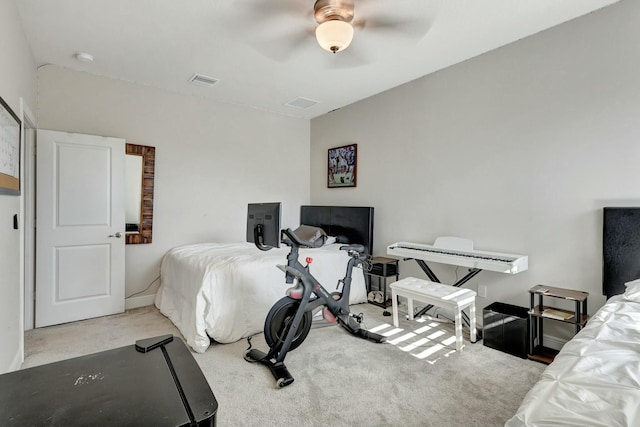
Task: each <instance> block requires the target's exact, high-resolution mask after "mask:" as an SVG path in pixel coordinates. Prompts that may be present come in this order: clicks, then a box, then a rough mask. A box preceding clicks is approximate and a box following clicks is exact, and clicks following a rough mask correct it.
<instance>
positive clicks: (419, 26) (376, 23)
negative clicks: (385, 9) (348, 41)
mask: <svg viewBox="0 0 640 427" xmlns="http://www.w3.org/2000/svg"><path fill="white" fill-rule="evenodd" d="M353 26H354V27H355V28H357V29H360V30H363V31H366V32H370V31H371V30H375V31H385V32H393V33H396V34H398V35H404V36H407V37H411V38H422V37H423V36H424V35H425V34H426V33H427V32H428V31H429V29H430V28H431V22H430V21H429V19H427V18H426V17H425V18H368V19H358V20H356V21H354V23H353Z"/></svg>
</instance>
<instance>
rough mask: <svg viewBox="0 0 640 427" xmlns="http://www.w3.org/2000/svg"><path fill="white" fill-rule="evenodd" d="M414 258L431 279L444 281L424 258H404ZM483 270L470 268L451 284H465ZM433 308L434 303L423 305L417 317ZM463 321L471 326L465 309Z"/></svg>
mask: <svg viewBox="0 0 640 427" xmlns="http://www.w3.org/2000/svg"><path fill="white" fill-rule="evenodd" d="M410 259H412V260H414V261H415V262H416V263H417V264H418V265H419V266H420V268H421V269H422V271H424V273H425V274H426V275H427V277H428V278H429V280H431V281H432V282H436V283H442V282H441V281H440V279H438V276H436V274H435V273H434V272H433V270H431V267H429V265H427V263H426V262H425V261H424V260H422V259H416V258H403V261H407V260H410ZM481 271H482V269H480V268H470V269H469V272H468V273H467V274H466V275H465V276H464V277H462V278H460V279H459V280H458V281H456V282H455V283H453V284H452V285H451V286H455V287H456V288H458V287H460V286H462V285H464V284H465V283H467V282H468V281H469V280H471V279H472V278H473V277H475V276H476V275H477V274H478V273H480V272H481ZM432 308H433V304H428V305H426V306H425V307H423V308H422V309H421V310H420V311H418V312H417V313H416V314H415V317H420V316H422V315H423V314H425V313H426V312H427V311H429V310H431V309H432ZM462 321H463V322H464V323H465V325H467V326H470V324H471V322H470V321H469V316H467V314H466V313H465V312H464V311H463V312H462ZM477 333H478V334H479V335H478V336H479V338H482V331H480V330H478V331H477Z"/></svg>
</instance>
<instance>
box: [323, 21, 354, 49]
mask: <svg viewBox="0 0 640 427" xmlns="http://www.w3.org/2000/svg"><path fill="white" fill-rule="evenodd" d="M316 39H317V40H318V43H319V44H320V46H321V47H322V48H323V49H324V50H326V51H328V52H332V53H336V52H339V51H341V50H345V49H346V48H347V47H348V46H349V44H351V41H352V40H353V27H352V26H351V24H350V23H348V22H345V21H342V20H340V19H330V20H328V21H324V22H322V23H320V25H318V27H317V28H316Z"/></svg>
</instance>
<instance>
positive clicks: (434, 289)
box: [389, 277, 476, 351]
mask: <svg viewBox="0 0 640 427" xmlns="http://www.w3.org/2000/svg"><path fill="white" fill-rule="evenodd" d="M389 287H390V288H391V300H392V304H393V325H394V326H395V327H398V297H399V296H401V297H405V298H407V306H408V311H409V320H413V300H414V299H415V300H418V301H422V302H425V303H427V304H432V305H435V306H437V307H444V308H449V309H452V310H453V311H454V313H455V331H456V350H457V351H460V350H462V347H463V346H464V345H463V341H462V310H463V309H465V308H467V307H469V330H470V333H469V336H470V338H471V342H476V293H475V292H474V291H472V290H471V289H465V288H457V287H455V286H450V285H443V284H442V283H437V282H430V281H428V280H423V279H416V278H415V277H407V278H405V279H402V280H399V281H397V282H393V283H391V284H390V285H389Z"/></svg>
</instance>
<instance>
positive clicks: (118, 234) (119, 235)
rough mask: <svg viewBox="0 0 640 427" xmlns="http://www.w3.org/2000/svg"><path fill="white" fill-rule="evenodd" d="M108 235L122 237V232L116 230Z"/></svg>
mask: <svg viewBox="0 0 640 427" xmlns="http://www.w3.org/2000/svg"><path fill="white" fill-rule="evenodd" d="M108 237H117V238H118V239H119V238H120V237H122V233H121V232H119V231H118V232H117V233H116V234H109V236H108Z"/></svg>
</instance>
